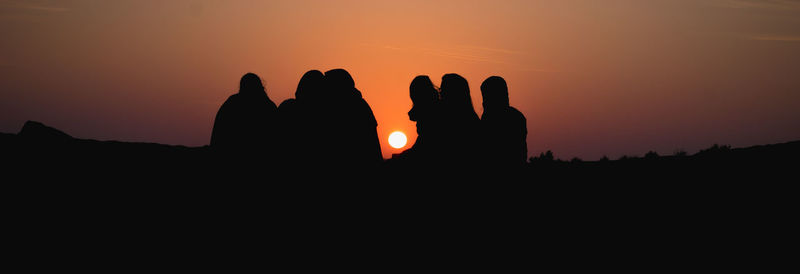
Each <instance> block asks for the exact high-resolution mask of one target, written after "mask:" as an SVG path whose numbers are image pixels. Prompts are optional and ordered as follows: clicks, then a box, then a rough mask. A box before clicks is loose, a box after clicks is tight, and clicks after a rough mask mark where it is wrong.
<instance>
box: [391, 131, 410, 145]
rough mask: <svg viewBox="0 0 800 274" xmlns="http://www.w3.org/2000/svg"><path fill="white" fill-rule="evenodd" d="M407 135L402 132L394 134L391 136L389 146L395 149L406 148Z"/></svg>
mask: <svg viewBox="0 0 800 274" xmlns="http://www.w3.org/2000/svg"><path fill="white" fill-rule="evenodd" d="M406 141H407V138H406V135H405V134H404V133H402V132H400V131H395V132H392V134H389V145H390V146H392V147H393V148H403V147H404V146H406Z"/></svg>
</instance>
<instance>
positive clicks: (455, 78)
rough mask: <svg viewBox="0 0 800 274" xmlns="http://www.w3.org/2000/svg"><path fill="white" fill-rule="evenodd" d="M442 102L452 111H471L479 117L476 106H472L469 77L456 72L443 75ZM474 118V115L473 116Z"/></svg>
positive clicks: (471, 114)
mask: <svg viewBox="0 0 800 274" xmlns="http://www.w3.org/2000/svg"><path fill="white" fill-rule="evenodd" d="M441 94H442V103H443V104H444V105H445V106H446V107H447V108H449V109H451V111H453V110H455V111H458V112H459V113H462V112H463V113H470V112H471V113H470V116H474V117H475V118H477V116H478V114H476V113H475V108H474V107H473V106H472V97H470V95H469V83H467V79H464V77H461V75H458V74H455V73H449V74H445V75H444V76H442V92H441ZM463 113H462V114H463ZM471 118H472V117H471Z"/></svg>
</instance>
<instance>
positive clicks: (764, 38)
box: [747, 35, 800, 42]
mask: <svg viewBox="0 0 800 274" xmlns="http://www.w3.org/2000/svg"><path fill="white" fill-rule="evenodd" d="M747 39H749V40H756V41H777V42H800V36H786V35H754V36H748V37H747Z"/></svg>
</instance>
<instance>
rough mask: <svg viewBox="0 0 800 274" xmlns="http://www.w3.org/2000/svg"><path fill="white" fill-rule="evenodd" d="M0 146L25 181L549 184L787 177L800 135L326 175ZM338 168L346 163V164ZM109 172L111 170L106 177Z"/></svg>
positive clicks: (120, 146) (123, 146) (251, 162)
mask: <svg viewBox="0 0 800 274" xmlns="http://www.w3.org/2000/svg"><path fill="white" fill-rule="evenodd" d="M0 150H2V151H3V154H4V158H5V159H7V160H8V162H7V164H6V165H7V167H10V168H9V169H8V170H9V172H12V173H13V172H23V171H25V170H28V171H35V172H31V173H29V174H25V176H22V178H26V179H34V178H37V177H38V176H42V177H43V178H44V177H48V176H56V175H57V176H61V177H64V178H66V177H70V176H71V177H75V178H84V179H93V178H95V179H96V178H107V179H111V178H113V180H123V181H124V180H137V179H146V180H147V181H151V180H154V181H159V180H169V179H176V178H177V179H182V180H186V179H193V178H208V177H207V176H222V177H224V180H229V179H230V180H234V179H246V180H247V181H248V182H254V183H255V182H275V181H294V180H298V179H315V178H314V177H315V176H319V177H321V178H325V179H323V180H325V181H331V180H333V179H334V177H327V176H329V175H338V176H339V177H342V176H344V177H347V178H351V179H365V180H367V181H375V182H376V183H380V182H381V181H383V180H386V179H385V178H383V177H381V178H379V177H370V176H374V175H377V174H381V173H389V174H391V175H392V178H398V177H400V178H403V179H408V178H411V179H413V180H411V181H409V182H410V183H412V182H413V183H417V184H420V183H434V182H429V181H427V180H425V179H426V178H427V179H436V181H435V182H438V183H443V182H445V183H458V182H457V181H456V180H463V179H465V178H471V180H474V181H481V180H486V179H489V180H488V181H484V182H485V183H496V182H500V181H495V180H492V179H498V180H499V179H508V180H510V181H514V182H524V183H537V184H544V185H553V184H556V183H559V182H565V181H572V182H583V183H595V182H603V181H609V182H615V181H616V182H641V183H643V184H644V183H647V182H654V181H658V182H663V181H673V182H674V183H685V182H688V181H699V180H703V181H705V182H704V183H705V184H708V183H722V182H721V181H720V180H728V179H735V181H731V182H728V183H736V182H739V181H741V180H742V179H746V178H750V179H755V180H757V181H760V180H766V179H777V180H783V179H782V178H781V177H780V176H782V175H784V174H786V173H787V172H790V171H792V170H793V169H794V168H796V167H797V164H798V156H800V141H794V142H787V143H782V144H771V145H759V146H752V147H746V148H731V147H729V146H718V145H714V146H713V147H711V148H709V149H705V150H701V151H700V152H698V153H696V154H693V155H688V154H686V153H683V152H680V153H676V154H675V155H667V156H661V155H658V154H656V153H655V152H649V153H647V154H645V156H644V157H627V156H626V157H622V158H620V159H617V160H609V159H607V158H604V159H601V160H599V161H582V160H579V159H572V160H570V161H564V160H560V159H555V157H554V156H553V154H552V152H550V151H548V152H547V153H542V154H540V155H539V156H538V157H532V158H530V159H529V161H527V163H526V164H525V165H524V166H522V167H517V166H515V167H514V168H502V167H496V166H493V167H492V168H491V169H489V168H487V169H486V170H470V171H463V170H462V171H457V170H439V171H440V174H424V173H427V172H428V171H430V170H431V169H423V170H417V169H416V168H417V167H416V166H413V167H412V166H404V165H402V164H397V163H395V162H393V161H391V160H389V161H386V162H384V164H383V165H382V166H378V167H375V168H370V169H359V170H355V169H347V168H344V169H343V170H325V171H324V172H326V173H325V175H321V174H316V173H314V172H313V171H311V170H304V169H303V168H304V167H291V166H285V165H281V164H280V163H273V162H270V163H264V162H259V161H258V159H231V158H224V156H229V155H222V156H223V158H222V159H220V156H221V155H218V154H215V152H214V151H213V150H210V149H209V147H208V146H203V147H185V146H173V145H164V144H157V143H132V142H119V141H97V140H89V139H78V138H73V137H71V136H70V135H69V134H67V133H64V132H62V131H60V130H58V129H55V128H52V127H48V126H46V125H44V124H42V123H39V122H34V121H28V122H26V123H25V125H24V126H23V127H22V130H20V132H19V133H17V134H9V133H0ZM336 159H337V157H336V155H328V156H327V157H326V158H321V159H320V160H319V163H320V164H319V165H316V166H315V167H316V168H321V169H323V170H324V169H325V165H324V163H325V162H326V161H331V162H333V161H336ZM336 166H337V167H339V168H341V166H342V165H341V164H338V165H336ZM240 169H243V170H240ZM331 173H332V174H331ZM417 173H422V174H417ZM442 173H450V174H442ZM107 175H112V176H111V177H105V176H107ZM362 175H363V176H362ZM252 176H256V177H252ZM420 176H424V177H420ZM742 176H745V177H742ZM787 179H788V178H787ZM389 180H391V179H389ZM468 181H469V179H468ZM462 182H463V181H462Z"/></svg>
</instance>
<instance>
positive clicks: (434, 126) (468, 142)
mask: <svg viewBox="0 0 800 274" xmlns="http://www.w3.org/2000/svg"><path fill="white" fill-rule="evenodd" d="M409 91H410V92H409V93H410V97H411V101H412V102H413V107H412V108H411V110H410V111H409V112H408V116H409V119H410V120H411V121H415V122H416V123H417V135H418V136H417V139H416V141H415V142H414V144H413V145H412V147H411V148H409V149H407V150H406V151H404V152H403V153H401V154H397V155H395V157H393V158H392V159H391V160H390V161H389V163H390V164H393V165H398V166H409V167H427V168H429V169H437V168H443V167H448V166H450V167H459V166H467V167H469V166H476V167H477V166H488V167H514V166H521V165H523V164H524V163H525V161H526V157H527V145H526V137H527V129H526V122H525V116H524V115H523V114H522V113H520V112H519V111H518V110H516V109H515V108H513V107H511V106H510V105H509V99H508V87H507V85H506V82H505V80H504V79H503V78H501V77H498V76H492V77H489V78H488V79H486V80H485V81H484V82H483V84H482V85H481V94H482V97H483V108H484V112H483V115H482V116H481V117H480V118H479V117H478V115H477V113H476V112H475V109H474V107H473V105H472V99H471V97H470V91H469V84H468V83H467V80H466V79H464V78H463V77H461V76H459V75H458V74H446V75H444V76H443V77H442V82H441V89H439V88H437V87H436V86H435V85H434V84H433V82H431V79H430V78H429V77H428V76H417V77H416V78H414V79H413V80H412V81H411V85H410V88H409ZM377 125H378V123H377V121H376V120H375V115H374V114H373V112H372V109H371V108H370V106H369V104H368V103H367V102H366V101H365V100H364V98H363V97H362V95H361V92H360V91H359V90H358V89H356V88H355V82H354V80H353V78H352V76H350V74H349V73H348V72H347V71H345V70H343V69H334V70H330V71H327V72H325V73H324V74H323V73H322V72H320V71H318V70H311V71H308V72H306V73H305V74H304V75H303V76H302V78H301V79H300V82H299V83H298V85H297V90H296V92H295V98H293V99H287V100H285V101H284V102H282V103H281V104H280V106H278V107H276V106H275V103H273V102H272V101H271V100H270V99H269V97H268V96H267V93H266V89H265V88H264V84H263V82H262V81H261V79H260V78H259V77H258V76H257V75H255V74H253V73H247V74H245V75H244V76H243V77H242V79H241V81H240V83H239V92H238V93H236V94H234V95H231V96H230V97H229V98H228V100H226V101H225V103H223V104H222V106H221V107H220V109H219V112H218V113H217V116H216V118H215V121H214V128H213V131H212V134H211V148H212V149H213V150H214V151H215V152H218V153H220V154H226V155H237V156H241V155H245V156H249V157H247V158H249V159H256V160H261V162H268V163H275V164H278V165H283V166H291V167H319V166H326V167H332V168H364V167H377V166H380V165H382V164H383V163H384V160H383V157H382V155H381V147H380V141H379V138H378V132H377ZM320 136H324V137H320ZM321 138H324V139H325V140H324V141H323V140H320V139H321ZM321 154H323V155H321ZM242 158H243V157H229V158H226V159H230V161H231V162H229V163H230V164H235V162H236V161H237V159H242ZM323 160H324V162H323Z"/></svg>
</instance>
